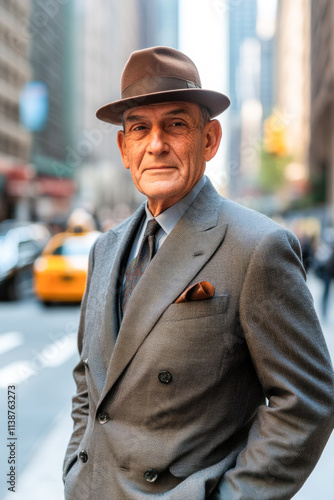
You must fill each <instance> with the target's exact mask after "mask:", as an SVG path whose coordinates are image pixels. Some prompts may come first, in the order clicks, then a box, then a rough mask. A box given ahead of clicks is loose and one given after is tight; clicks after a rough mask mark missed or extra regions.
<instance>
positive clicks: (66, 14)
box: [28, 0, 75, 223]
mask: <svg viewBox="0 0 334 500" xmlns="http://www.w3.org/2000/svg"><path fill="white" fill-rule="evenodd" d="M73 18H74V16H73V1H72V0H68V1H66V2H64V1H58V0H54V1H52V2H44V1H43V0H31V16H30V60H31V65H32V81H33V82H35V85H40V88H41V91H40V95H39V97H40V98H41V99H43V98H44V99H45V100H46V101H47V102H46V103H45V106H46V107H47V109H46V110H45V116H44V120H43V119H42V120H41V123H39V124H37V125H35V124H33V125H32V126H31V125H29V124H28V127H29V126H31V128H32V130H33V146H32V150H31V163H32V164H33V166H34V168H35V170H36V179H35V193H36V198H35V207H34V213H33V214H31V215H33V216H34V217H36V218H38V219H40V220H44V221H46V222H50V223H51V222H52V223H54V222H59V223H62V222H63V220H64V219H65V218H66V216H67V214H68V211H69V210H70V208H71V198H72V196H73V194H74V192H75V185H74V181H73V169H71V168H70V166H69V165H68V163H67V161H66V156H67V148H68V147H70V145H71V144H72V142H73V140H74V139H73V120H72V117H73V114H74V107H73V100H72V96H73V64H72V63H73V32H72V25H73ZM43 86H44V88H45V91H44V92H45V95H44V96H43V95H42V94H43V90H42V89H43ZM37 88H38V87H37ZM32 98H33V97H32V96H31V95H28V99H30V100H31V99H32ZM40 106H41V103H40V101H37V102H36V103H35V110H34V113H38V112H39V108H40Z"/></svg>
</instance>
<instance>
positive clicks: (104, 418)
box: [97, 413, 110, 424]
mask: <svg viewBox="0 0 334 500" xmlns="http://www.w3.org/2000/svg"><path fill="white" fill-rule="evenodd" d="M97 418H98V419H99V422H100V424H106V423H107V422H108V421H109V420H110V418H109V415H108V413H100V414H99V416H98V417H97Z"/></svg>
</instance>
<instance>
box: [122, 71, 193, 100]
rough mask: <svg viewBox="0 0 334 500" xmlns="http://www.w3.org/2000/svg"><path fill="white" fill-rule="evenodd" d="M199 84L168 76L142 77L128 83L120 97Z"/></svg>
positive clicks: (191, 87)
mask: <svg viewBox="0 0 334 500" xmlns="http://www.w3.org/2000/svg"><path fill="white" fill-rule="evenodd" d="M200 88H201V86H200V85H197V83H194V82H191V81H189V80H182V79H181V78H173V77H169V76H157V77H154V78H144V79H143V80H139V81H137V82H135V83H132V84H131V85H129V86H128V87H127V88H126V89H125V90H124V91H123V92H122V99H128V98H131V97H138V96H141V95H145V94H153V93H157V92H166V91H168V90H183V89H200Z"/></svg>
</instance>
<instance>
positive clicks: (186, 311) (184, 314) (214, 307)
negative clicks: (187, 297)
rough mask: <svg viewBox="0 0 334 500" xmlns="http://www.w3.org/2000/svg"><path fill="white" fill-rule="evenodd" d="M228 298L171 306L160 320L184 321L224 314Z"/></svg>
mask: <svg viewBox="0 0 334 500" xmlns="http://www.w3.org/2000/svg"><path fill="white" fill-rule="evenodd" d="M229 298H230V296H229V295H228V294H225V295H219V296H218V297H212V298H211V299H206V300H195V301H192V302H182V303H181V304H171V305H170V306H169V307H168V308H167V310H166V311H165V313H164V315H163V317H162V319H163V321H184V320H187V319H196V318H204V317H209V316H217V315H219V314H225V313H226V312H227V310H228V303H229Z"/></svg>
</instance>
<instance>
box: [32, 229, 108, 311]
mask: <svg viewBox="0 0 334 500" xmlns="http://www.w3.org/2000/svg"><path fill="white" fill-rule="evenodd" d="M99 234H100V232H99V231H89V232H81V233H75V232H69V231H67V232H64V233H58V234H56V235H55V236H53V237H52V238H51V239H50V241H49V242H48V244H47V245H46V247H45V249H44V250H43V252H42V255H41V256H40V257H39V258H38V259H37V260H36V261H35V263H34V291H35V294H36V296H37V297H38V298H39V299H40V300H41V301H42V302H43V303H44V304H45V305H49V304H50V303H51V302H80V301H81V299H82V296H83V293H84V291H85V285H86V278H87V270H88V255H89V251H90V249H91V247H92V245H93V243H94V242H95V240H96V238H97V237H98V236H99Z"/></svg>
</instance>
